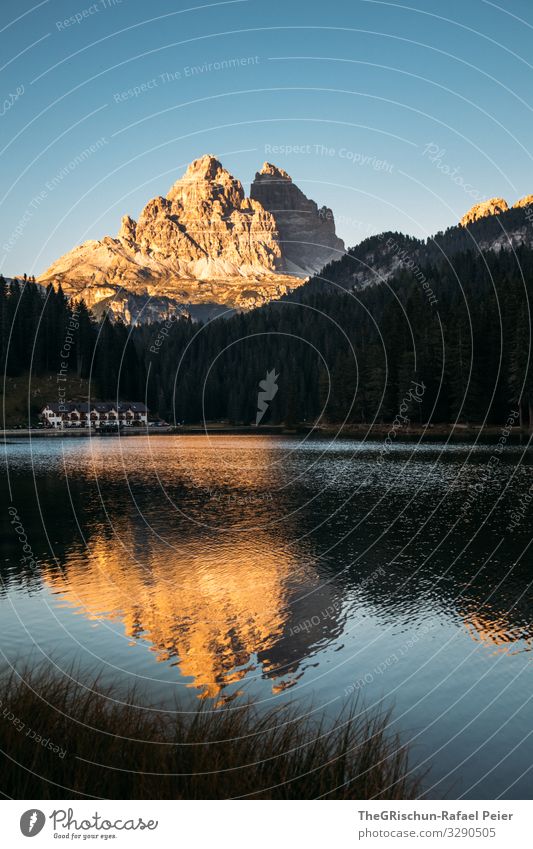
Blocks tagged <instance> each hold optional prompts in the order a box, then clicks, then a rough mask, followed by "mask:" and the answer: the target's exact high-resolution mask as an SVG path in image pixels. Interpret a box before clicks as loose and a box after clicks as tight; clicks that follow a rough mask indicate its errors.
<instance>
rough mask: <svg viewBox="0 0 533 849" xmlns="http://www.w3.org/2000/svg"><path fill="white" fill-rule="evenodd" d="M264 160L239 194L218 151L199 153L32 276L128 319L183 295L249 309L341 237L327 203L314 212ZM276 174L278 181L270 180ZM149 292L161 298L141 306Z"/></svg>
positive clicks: (324, 255)
mask: <svg viewBox="0 0 533 849" xmlns="http://www.w3.org/2000/svg"><path fill="white" fill-rule="evenodd" d="M270 168H271V169H273V170H272V173H270V172H269V173H266V172H265V173H264V174H263V172H261V174H260V175H257V177H256V182H257V178H258V177H260V178H261V179H263V178H268V179H269V180H270V178H273V180H274V181H273V182H272V181H270V182H269V185H268V187H267V186H264V187H262V188H261V189H260V188H258V187H256V188H255V189H254V188H253V191H252V197H251V198H247V197H246V196H245V193H244V189H243V187H242V185H241V183H240V182H239V180H237V179H236V178H235V177H233V176H232V175H231V174H230V173H229V171H227V170H226V169H225V168H224V167H223V166H222V165H221V163H220V162H219V161H218V159H216V157H214V156H212V155H205V156H202V157H201V158H200V159H196V160H195V161H194V162H192V163H191V165H189V167H188V168H187V171H186V172H185V174H184V176H183V177H181V178H180V179H179V180H177V181H176V182H175V183H174V185H173V186H172V187H171V188H170V190H169V192H168V193H167V195H166V197H155V198H152V200H150V201H149V202H148V203H147V204H146V206H145V207H144V209H143V210H142V212H141V214H140V216H139V219H138V221H134V220H133V219H132V218H131V217H130V216H129V215H125V216H124V217H123V218H122V223H121V226H120V229H119V232H118V235H117V237H116V238H113V237H111V236H105V237H104V238H103V239H101V240H99V241H94V240H92V241H88V242H84V244H82V245H80V246H79V247H76V248H74V250H72V251H70V252H69V253H67V254H65V255H64V256H62V257H61V258H60V259H58V260H57V261H56V262H54V263H53V264H52V265H51V266H50V268H48V269H47V271H46V272H45V273H44V274H43V275H42V276H41V277H40V278H39V282H40V283H49V282H53V283H54V284H56V285H57V284H61V286H62V287H63V290H64V291H65V293H66V294H67V295H68V296H70V297H83V298H84V300H85V301H86V303H87V304H88V305H89V306H90V307H92V308H93V307H95V306H96V305H97V304H99V303H101V302H105V307H106V309H110V310H111V311H112V312H114V313H115V314H117V315H120V316H121V317H122V318H124V319H126V320H127V321H131V320H151V319H153V318H154V311H155V313H156V315H157V314H158V313H159V312H160V313H161V315H163V314H169V313H181V312H184V311H186V305H189V304H193V305H194V304H220V305H224V306H227V307H229V308H232V309H250V308H252V307H255V306H259V305H260V304H262V303H265V302H267V301H269V300H272V299H275V298H279V297H281V296H282V295H284V294H287V293H288V292H290V291H291V290H292V289H294V288H295V287H297V286H299V285H301V283H302V282H303V278H305V276H306V275H307V274H308V273H312V272H314V271H317V270H319V269H320V268H321V267H322V265H324V264H325V262H327V261H328V260H329V259H330V258H331V257H332V256H333V255H334V253H335V251H336V252H337V253H336V255H337V256H338V255H340V254H339V251H341V252H342V250H343V249H344V245H343V243H342V242H341V240H340V239H337V237H336V236H335V227H334V223H333V217H332V215H331V214H330V210H326V211H325V212H327V213H328V215H326V214H325V212H323V211H320V213H319V211H318V208H317V206H316V204H315V203H314V201H310V200H308V199H307V198H306V197H305V195H304V194H303V193H302V192H301V191H300V190H299V189H298V188H297V187H296V186H294V185H293V183H292V181H291V179H290V177H289V176H288V175H286V174H285V172H284V171H281V170H279V169H274V167H273V166H270ZM277 174H279V175H283V176H282V184H283V185H281V186H277V188H276V185H277V182H278V181H277ZM261 175H262V177H261ZM254 186H255V183H254ZM265 188H266V189H267V191H266V193H265V191H264V189H265ZM279 192H281V200H282V206H281V208H280V211H279V215H278V214H277V213H276V212H275V211H273V210H272V209H270V208H269V206H268V204H269V203H270V204H271V205H272V204H273V205H274V206H276V204H277V200H276V199H277V197H278V194H279ZM258 194H259V195H261V194H264V196H265V201H266V202H267V203H266V205H265V204H263V203H261V201H260V198H259V197H258V196H257V195H258ZM321 213H322V217H321ZM278 218H279V220H278ZM307 243H309V244H307ZM315 243H316V244H315ZM330 245H331V246H332V247H333V248H335V251H333V250H331V249H330V247H329V246H330ZM147 298H156V299H159V300H158V302H157V303H156V305H155V307H154V306H152V307H151V308H146V299H147ZM143 299H144V300H143ZM135 310H137V314H136V313H135ZM160 317H161V316H160Z"/></svg>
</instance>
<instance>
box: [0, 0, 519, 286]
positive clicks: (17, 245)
mask: <svg viewBox="0 0 533 849" xmlns="http://www.w3.org/2000/svg"><path fill="white" fill-rule="evenodd" d="M69 19H70V20H69ZM0 34H1V38H2V42H1V43H2V51H1V55H0V67H1V69H2V73H1V80H2V105H1V108H0V130H1V133H0V155H1V168H2V170H1V177H2V179H1V180H0V192H1V201H0V203H1V206H0V225H1V239H0V270H1V271H2V272H3V273H4V274H7V275H10V274H19V273H22V272H24V271H26V272H27V273H28V274H32V273H34V274H39V273H41V272H42V271H44V270H45V268H46V267H47V266H48V265H49V264H50V262H52V260H54V259H56V258H57V257H58V256H60V255H61V254H63V253H65V252H66V251H67V250H70V249H71V248H72V247H73V246H74V245H76V244H79V243H81V242H82V241H85V240H86V239H97V238H101V237H102V236H103V235H105V234H110V235H114V234H116V232H117V230H118V227H119V224H120V218H121V216H122V215H123V214H125V213H129V214H131V215H132V216H133V217H137V215H138V214H139V212H140V210H141V209H142V207H143V205H144V204H145V203H146V201H147V200H148V199H149V198H151V197H153V196H155V195H159V194H163V195H164V194H166V192H167V191H168V188H169V186H170V185H171V184H172V183H173V182H174V181H175V180H176V179H177V178H178V177H179V176H181V174H182V173H183V171H184V169H185V167H186V165H187V163H188V162H189V161H191V160H192V159H195V158H196V157H198V156H200V155H202V154H203V153H214V154H216V155H217V156H218V157H219V158H220V159H221V160H222V162H223V164H224V165H225V166H226V167H227V168H228V169H229V170H230V171H231V172H232V173H233V174H234V175H235V176H237V177H238V178H239V179H240V180H241V181H242V182H243V185H244V187H245V190H246V191H248V190H249V184H250V181H251V180H252V179H253V176H254V173H255V171H256V170H258V169H259V168H260V166H261V165H262V163H263V161H265V160H269V161H272V162H274V163H275V164H277V165H280V166H281V167H283V168H285V170H287V171H288V172H289V174H291V176H292V178H293V180H294V181H295V182H296V183H297V184H298V185H299V186H300V187H301V188H302V189H303V191H305V193H306V194H307V195H308V196H310V197H312V198H314V199H315V200H316V201H317V202H318V203H319V204H320V205H322V204H327V205H328V206H330V207H332V209H333V210H334V213H335V216H336V219H337V230H338V232H339V235H341V236H342V237H343V238H344V239H345V241H346V243H347V244H348V245H353V244H355V243H357V242H358V241H360V240H361V239H362V238H364V237H365V236H366V235H368V234H369V233H372V232H380V231H382V230H384V229H393V230H402V231H404V232H409V233H412V234H413V235H418V236H426V235H430V234H432V233H434V232H436V231H438V230H440V229H444V228H445V227H447V226H448V225H450V224H453V223H456V221H457V220H458V218H460V217H461V215H462V214H463V213H464V212H465V211H466V210H467V209H468V208H470V207H471V206H472V205H473V203H475V202H476V201H477V200H479V199H482V198H486V197H491V196H493V195H500V196H503V197H505V198H506V199H507V201H508V202H509V203H514V202H515V201H516V200H517V199H518V198H519V197H521V196H523V195H525V194H528V193H533V167H532V166H533V153H532V151H533V143H532V142H533V51H532V49H531V47H532V45H533V3H531V0H498V2H487V1H486V0H447V2H446V3H444V2H437V0H413V3H412V5H409V4H408V3H406V4H405V5H404V4H402V3H399V2H394V0H392V2H378V0H329V2H315V0H283V2H282V0H269V2H264V0H234V2H223V3H203V4H202V3H201V2H198V3H196V2H195V0H151V2H146V0H120V2H119V0H94V2H90V0H41V2H37V3H34V2H32V0H2V3H1V6H0ZM430 145H431V147H428V146H430Z"/></svg>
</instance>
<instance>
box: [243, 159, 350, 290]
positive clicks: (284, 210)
mask: <svg viewBox="0 0 533 849" xmlns="http://www.w3.org/2000/svg"><path fill="white" fill-rule="evenodd" d="M250 197H251V198H252V199H253V200H256V201H258V202H259V203H260V204H261V205H262V206H263V207H264V208H265V209H267V210H268V211H269V212H270V213H271V214H272V215H273V216H274V218H275V220H276V224H277V227H278V232H279V241H280V246H281V249H282V267H283V269H284V270H285V271H286V272H287V273H288V274H299V275H301V276H304V277H305V276H307V275H308V274H316V272H317V271H320V270H321V269H322V268H323V267H324V266H325V265H326V264H327V263H328V262H330V260H335V259H339V257H340V256H342V254H343V253H344V242H343V241H342V239H339V237H338V236H337V235H336V234H335V222H334V220H333V212H332V211H331V209H328V207H326V206H323V207H322V208H321V209H319V208H318V206H317V205H316V203H315V202H314V200H309V199H308V198H307V197H306V196H305V195H304V193H303V192H302V191H301V190H300V189H299V188H298V186H295V185H294V183H293V182H292V180H291V178H290V177H289V175H288V174H287V172H286V171H284V170H283V169H282V168H276V166H275V165H271V164H270V162H265V163H264V165H263V167H262V169H261V171H258V172H257V174H256V175H255V180H254V181H253V183H252V187H251V189H250Z"/></svg>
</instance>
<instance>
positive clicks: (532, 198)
mask: <svg viewBox="0 0 533 849" xmlns="http://www.w3.org/2000/svg"><path fill="white" fill-rule="evenodd" d="M525 206H533V195H526V196H525V197H523V198H520V200H517V202H516V203H514V204H513V209H523V208H524V207H525Z"/></svg>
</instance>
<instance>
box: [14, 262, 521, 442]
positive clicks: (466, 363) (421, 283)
mask: <svg viewBox="0 0 533 849" xmlns="http://www.w3.org/2000/svg"><path fill="white" fill-rule="evenodd" d="M357 262H358V260H357V258H356V257H355V256H349V255H348V256H346V257H344V258H343V259H342V260H340V261H339V262H338V263H333V264H331V265H330V266H328V267H327V269H326V270H325V271H324V272H323V273H322V275H321V278H322V279H324V277H327V279H330V280H332V281H333V282H336V281H337V280H340V279H341V278H343V279H344V278H345V277H346V273H347V269H348V271H349V265H350V263H352V264H353V265H354V268H356V267H357ZM425 284H427V285H425ZM428 289H429V290H430V291H431V292H432V294H433V299H432V300H430V299H429V297H428ZM42 293H43V290H42V289H40V287H38V286H36V285H35V284H33V283H30V282H26V283H22V284H17V283H11V284H9V285H6V284H5V283H4V282H2V285H1V287H0V321H1V328H2V332H1V352H0V353H1V366H2V371H4V370H5V372H6V373H7V375H11V376H12V375H17V374H24V373H26V372H30V371H31V373H32V375H36V376H42V375H43V374H50V373H54V372H57V371H58V370H59V369H60V368H61V362H62V357H61V354H62V349H63V348H64V340H65V338H66V335H67V334H68V333H70V336H71V338H72V341H71V347H70V351H69V357H68V359H67V360H66V362H67V367H68V370H69V373H70V374H72V375H74V374H75V375H77V376H79V377H82V378H88V379H90V385H91V393H92V395H93V397H94V398H100V399H111V398H116V397H117V396H119V397H121V398H129V399H133V398H135V399H139V400H145V399H146V401H147V403H148V406H149V408H150V410H151V411H152V413H159V414H160V415H161V416H163V417H165V418H167V419H168V420H169V421H179V422H181V421H184V422H197V421H200V420H202V418H204V417H205V418H206V419H208V420H222V419H223V420H226V419H227V420H230V421H234V422H237V423H250V422H252V421H254V420H255V411H256V404H257V391H258V383H259V381H260V380H261V379H263V378H264V377H265V375H266V373H267V371H270V370H272V369H275V372H276V374H278V375H279V378H278V380H277V383H278V387H279V391H278V392H277V394H276V396H275V398H274V399H273V401H272V403H271V404H270V408H269V411H268V415H267V416H266V417H265V419H264V422H265V423H267V422H269V423H277V422H287V423H289V424H290V423H295V422H304V421H306V422H312V421H315V420H316V419H317V418H318V417H319V416H322V419H323V420H327V421H332V422H339V421H344V420H346V421H348V422H371V421H374V420H376V421H391V420H393V419H394V417H395V416H396V414H397V412H398V410H399V408H400V407H401V405H402V403H403V401H404V399H405V397H406V396H408V394H409V388H410V386H412V383H413V381H416V383H417V384H418V385H419V386H420V385H423V387H424V390H423V394H422V395H421V398H420V399H418V400H416V401H413V400H412V399H411V401H410V402H409V408H410V410H409V416H410V418H411V419H412V421H417V422H420V423H425V422H428V421H432V422H453V421H456V420H457V421H460V422H470V423H478V422H482V421H485V420H487V421H489V422H492V423H499V422H504V421H505V420H506V419H507V417H508V415H509V413H510V411H511V410H512V409H515V408H516V405H517V404H518V402H519V399H520V401H521V411H522V414H523V420H524V423H525V424H526V425H527V424H528V423H529V425H530V426H532V427H533V380H532V378H533V371H532V369H531V366H530V342H531V322H530V300H531V296H532V294H533V251H532V250H531V249H529V248H528V247H524V246H522V247H518V248H517V249H516V253H513V252H511V251H497V252H491V251H488V252H486V253H485V254H483V255H481V254H475V253H474V252H473V251H463V252H460V253H457V254H456V255H455V256H454V257H453V261H450V262H448V261H444V262H442V261H441V262H439V261H430V262H427V263H426V264H424V265H423V266H421V267H420V268H418V269H417V270H416V271H413V269H411V270H408V269H407V268H404V267H400V268H399V269H398V270H397V272H396V274H395V275H394V276H393V277H391V278H390V279H389V280H387V281H386V282H383V283H381V284H380V285H376V286H371V287H367V288H365V289H364V290H363V291H360V292H353V293H352V292H342V291H340V293H339V289H335V293H334V294H333V293H332V292H330V291H327V287H326V288H324V287H320V286H317V281H311V282H310V283H309V284H307V285H306V286H303V287H302V288H301V289H300V290H299V291H298V297H297V298H296V297H292V298H291V297H290V296H289V297H287V298H285V299H283V300H282V301H278V302H273V303H270V304H268V305H267V306H265V307H262V308H260V309H256V310H253V311H251V312H249V313H246V314H241V315H235V316H233V317H231V318H229V319H228V320H221V319H217V320H215V321H213V322H211V323H210V324H207V325H199V324H195V323H193V322H192V321H190V320H189V319H187V318H179V319H176V320H169V321H167V322H165V323H159V324H150V325H143V326H135V327H127V326H125V325H123V324H122V323H120V322H112V321H111V320H109V319H105V320H103V321H101V322H99V323H96V322H95V321H94V319H93V318H91V315H90V314H89V312H88V311H87V309H86V308H85V306H84V305H83V303H81V304H76V305H72V304H71V305H69V303H68V302H67V300H66V299H65V297H64V295H63V294H62V292H61V291H60V290H59V292H54V290H53V289H52V288H50V287H49V288H48V289H47V290H46V292H45V293H44V297H43V294H42ZM69 328H70V330H69ZM63 353H64V351H63ZM63 362H65V360H63ZM52 400H54V399H53V398H52Z"/></svg>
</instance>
